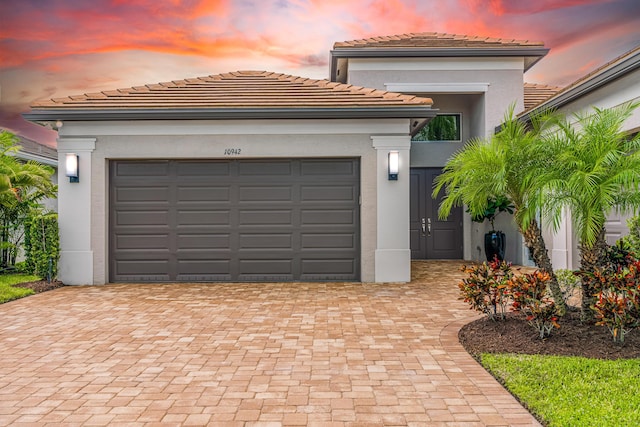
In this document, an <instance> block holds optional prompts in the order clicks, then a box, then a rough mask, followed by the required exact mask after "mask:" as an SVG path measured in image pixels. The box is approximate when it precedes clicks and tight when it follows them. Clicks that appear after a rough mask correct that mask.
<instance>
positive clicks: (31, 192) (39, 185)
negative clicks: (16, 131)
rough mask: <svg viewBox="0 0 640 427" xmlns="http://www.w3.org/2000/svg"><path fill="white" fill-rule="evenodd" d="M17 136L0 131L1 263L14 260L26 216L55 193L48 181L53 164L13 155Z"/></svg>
mask: <svg viewBox="0 0 640 427" xmlns="http://www.w3.org/2000/svg"><path fill="white" fill-rule="evenodd" d="M16 142H17V138H16V137H15V136H14V135H12V134H10V133H8V132H2V133H0V267H2V268H7V267H8V266H10V265H13V264H14V263H15V258H16V254H17V245H18V244H19V243H20V241H21V240H22V237H23V234H24V227H23V225H24V222H25V221H26V219H27V217H28V216H29V215H30V214H31V213H32V212H33V211H34V210H37V209H39V204H40V202H41V201H42V200H43V199H45V198H47V197H55V195H56V192H57V187H56V186H55V185H54V184H53V183H52V182H51V175H52V174H53V172H54V170H53V168H51V167H49V166H45V165H41V164H39V163H37V162H33V161H29V162H26V163H22V162H20V161H19V160H18V159H17V158H16V157H15V156H14V155H13V153H15V152H16V151H18V149H19V147H18V146H17V145H16Z"/></svg>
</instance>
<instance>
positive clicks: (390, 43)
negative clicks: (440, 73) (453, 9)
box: [333, 33, 544, 49]
mask: <svg viewBox="0 0 640 427" xmlns="http://www.w3.org/2000/svg"><path fill="white" fill-rule="evenodd" d="M543 46H544V43H542V42H538V41H530V40H515V39H499V38H492V37H478V36H467V35H459V34H447V33H408V34H400V35H393V36H382V37H371V38H368V39H360V40H351V41H345V42H337V43H335V44H334V45H333V48H334V49H343V48H526V47H536V48H539V47H543Z"/></svg>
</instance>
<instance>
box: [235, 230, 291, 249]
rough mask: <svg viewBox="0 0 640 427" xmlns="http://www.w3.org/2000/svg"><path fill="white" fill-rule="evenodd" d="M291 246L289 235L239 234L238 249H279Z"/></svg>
mask: <svg viewBox="0 0 640 427" xmlns="http://www.w3.org/2000/svg"><path fill="white" fill-rule="evenodd" d="M291 245H292V235H291V233H282V234H273V233H270V234H254V233H251V234H248V233H240V249H281V248H290V247H291Z"/></svg>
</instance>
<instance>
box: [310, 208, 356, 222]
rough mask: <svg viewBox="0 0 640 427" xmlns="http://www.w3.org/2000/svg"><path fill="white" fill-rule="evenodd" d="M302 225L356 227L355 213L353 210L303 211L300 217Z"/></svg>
mask: <svg viewBox="0 0 640 427" xmlns="http://www.w3.org/2000/svg"><path fill="white" fill-rule="evenodd" d="M300 222H301V224H302V225H307V224H309V225H317V224H324V225H354V224H355V212H354V211H353V210H351V209H348V210H347V209H336V210H322V209H313V210H310V209H309V210H303V211H302V213H301V216H300Z"/></svg>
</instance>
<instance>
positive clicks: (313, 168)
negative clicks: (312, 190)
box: [300, 160, 356, 179]
mask: <svg viewBox="0 0 640 427" xmlns="http://www.w3.org/2000/svg"><path fill="white" fill-rule="evenodd" d="M300 166H301V172H300V174H301V175H302V176H304V177H314V176H321V177H322V179H327V177H332V178H335V177H336V176H340V177H344V176H347V177H351V176H354V175H355V172H356V168H355V167H354V163H353V161H351V160H343V161H340V160H331V161H323V160H303V161H302V162H301V165H300Z"/></svg>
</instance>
